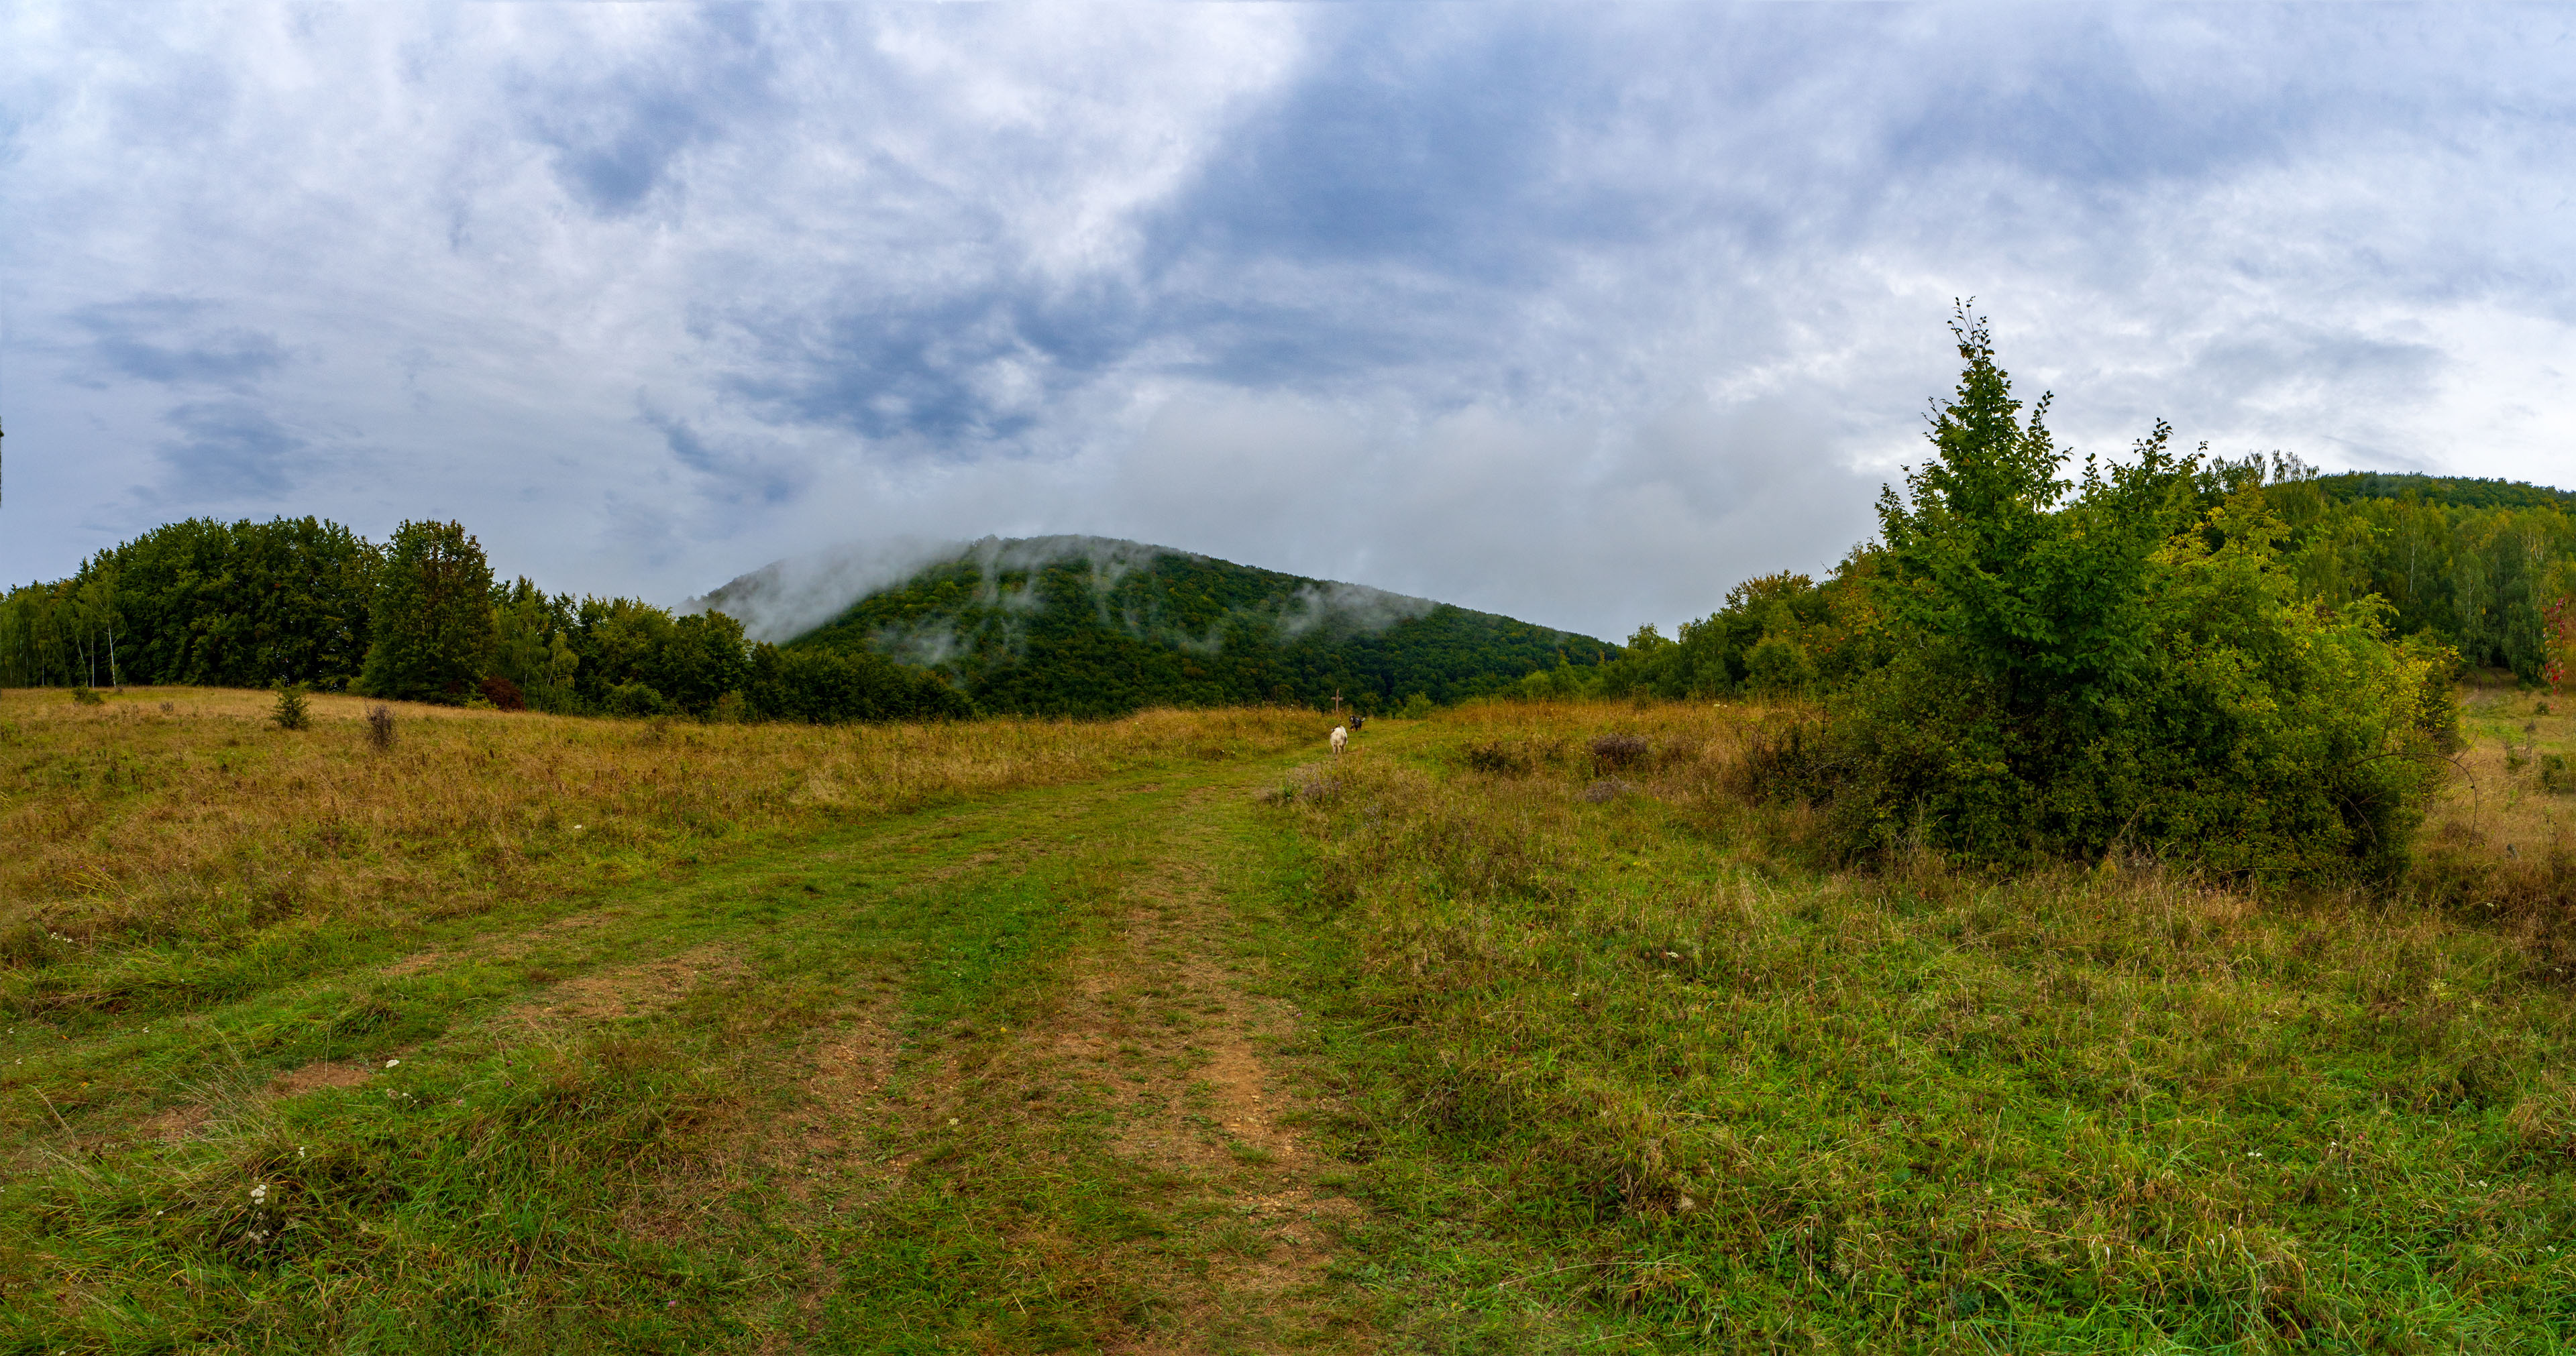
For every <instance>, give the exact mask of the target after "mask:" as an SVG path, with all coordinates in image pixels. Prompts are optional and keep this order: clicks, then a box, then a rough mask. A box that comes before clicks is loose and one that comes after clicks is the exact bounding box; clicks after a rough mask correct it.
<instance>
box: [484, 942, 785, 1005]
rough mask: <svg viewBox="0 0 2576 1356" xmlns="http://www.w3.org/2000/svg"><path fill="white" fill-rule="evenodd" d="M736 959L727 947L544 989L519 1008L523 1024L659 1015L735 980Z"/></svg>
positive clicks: (740, 967) (686, 953)
mask: <svg viewBox="0 0 2576 1356" xmlns="http://www.w3.org/2000/svg"><path fill="white" fill-rule="evenodd" d="M743 973H744V970H743V964H742V960H741V958H739V957H737V956H735V955H734V954H733V952H732V950H731V949H730V948H728V947H724V946H717V945H710V946H702V947H698V948H696V949H694V950H690V951H684V952H682V953H680V954H679V955H676V956H667V957H664V958H663V959H661V960H656V961H646V962H644V963H643V964H640V965H622V966H619V967H617V968H615V969H611V970H600V971H596V972H594V973H591V974H587V975H582V976H579V977H578V978H574V979H567V980H564V981H562V982H560V983H557V984H553V985H549V986H547V988H546V989H545V990H544V992H542V993H540V994H539V995H538V996H537V997H535V998H533V999H531V1000H530V1001H528V1002H527V1003H524V1004H522V1005H520V1006H519V1007H518V1008H517V1009H516V1010H515V1011H514V1015H515V1016H517V1017H519V1018H520V1019H521V1020H523V1021H531V1022H536V1023H538V1024H541V1025H542V1024H545V1023H549V1022H576V1023H578V1022H606V1021H615V1020H617V1019H618V1018H621V1017H638V1016H642V1015H644V1014H647V1013H653V1012H660V1011H662V1010H663V1009H666V1008H669V1007H671V1006H673V1005H675V1004H677V1003H678V1002H679V1001H680V1000H681V999H683V998H686V997H687V996H688V995H689V992H690V991H691V990H693V989H696V988H698V987H700V986H702V985H705V984H708V983H714V982H721V981H725V980H731V979H738V978H740V977H741V976H742V975H743Z"/></svg>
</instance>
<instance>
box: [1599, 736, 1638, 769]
mask: <svg viewBox="0 0 2576 1356" xmlns="http://www.w3.org/2000/svg"><path fill="white" fill-rule="evenodd" d="M1591 748H1592V759H1593V761H1594V762H1596V763H1598V764H1599V765H1600V766H1602V767H1603V768H1606V769H1610V770H1613V771H1615V770H1617V769H1619V768H1623V767H1626V766H1628V765H1629V764H1630V763H1634V762H1636V761H1637V760H1638V759H1641V758H1643V757H1645V756H1646V754H1647V752H1648V745H1647V743H1646V741H1645V739H1644V738H1643V737H1641V736H1638V735H1632V734H1606V735H1596V736H1594V737H1593V740H1592V744H1591Z"/></svg>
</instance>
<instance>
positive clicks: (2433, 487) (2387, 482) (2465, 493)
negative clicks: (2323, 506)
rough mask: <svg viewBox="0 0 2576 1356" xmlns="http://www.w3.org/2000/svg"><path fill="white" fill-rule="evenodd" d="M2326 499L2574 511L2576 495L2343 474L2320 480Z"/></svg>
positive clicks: (2466, 480)
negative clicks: (2393, 500)
mask: <svg viewBox="0 0 2576 1356" xmlns="http://www.w3.org/2000/svg"><path fill="white" fill-rule="evenodd" d="M2316 486H2317V488H2318V489H2320V490H2322V491H2324V492H2325V494H2326V497H2328V498H2330V499H2334V500H2336V501H2338V502H2343V503H2350V502H2351V501H2353V500H2356V499H2420V500H2422V501H2423V502H2425V503H2427V504H2441V505H2444V506H2446V507H2450V508H2480V509H2484V508H2576V491H2571V490H2560V489H2553V488H2551V487H2550V486H2547V485H2534V484H2531V483H2529V482H2528V481H2521V480H2484V479H2479V478H2477V477H2474V476H2428V475H2418V474H2415V473H2413V472H2389V471H2346V472H2344V473H2343V474H2341V475H2331V476H2319V477H2317V479H2316Z"/></svg>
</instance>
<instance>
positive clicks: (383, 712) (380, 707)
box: [367, 702, 394, 752]
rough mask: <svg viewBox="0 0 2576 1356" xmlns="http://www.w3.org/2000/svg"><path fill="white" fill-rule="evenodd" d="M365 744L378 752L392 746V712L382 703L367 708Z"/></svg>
mask: <svg viewBox="0 0 2576 1356" xmlns="http://www.w3.org/2000/svg"><path fill="white" fill-rule="evenodd" d="M367 744H368V746H369V747H371V748H373V749H375V750H377V751H378V752H382V751H384V750H386V749H390V748H392V747H393V746H394V712H393V708H392V707H389V706H387V705H385V704H384V703H383V702H378V703H376V704H375V705H373V706H370V707H368V708H367Z"/></svg>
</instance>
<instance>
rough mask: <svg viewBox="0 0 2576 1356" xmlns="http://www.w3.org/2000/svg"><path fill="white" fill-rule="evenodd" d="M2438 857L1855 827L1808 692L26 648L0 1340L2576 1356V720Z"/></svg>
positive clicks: (2525, 763) (2492, 775) (5, 720)
mask: <svg viewBox="0 0 2576 1356" xmlns="http://www.w3.org/2000/svg"><path fill="white" fill-rule="evenodd" d="M2463 700H2464V708H2465V722H2464V728H2465V732H2466V734H2467V735H2468V741H2469V742H2468V747H2467V749H2466V750H2465V751H2464V752H2463V753H2462V754H2461V755H2460V756H2459V758H2458V761H2457V763H2456V766H2455V771H2454V774H2453V780H2452V781H2451V783H2450V785H2449V786H2448V787H2447V788H2446V789H2445V791H2444V793H2443V799H2442V801H2441V802H2440V803H2439V805H2438V806H2437V807H2436V809H2435V812H2434V814H2433V815H2432V817H2431V819H2430V821H2429V823H2428V825H2427V827H2426V829H2425V831H2424V832H2425V840H2426V841H2425V842H2424V843H2423V844H2422V847H2421V851H2420V852H2419V854H2418V858H2417V860H2418V865H2416V866H2415V867H2414V868H2413V869H2412V873H2411V874H2409V875H2408V876H2406V877H2405V878H2403V879H2400V880H2396V881H2390V882H2385V883H2383V884H2381V885H2378V886H2373V887H2370V888H2351V889H2338V890H2333V891H2316V892H2307V893H2249V892H2246V891H2242V890H2237V889H2232V888H2228V887H2225V886H2222V885H2217V884H2211V883H2206V882H2196V881H2193V880H2190V879H2186V878H2183V877H2180V876H2178V875H2174V874H2169V873H2167V872H2165V871H2163V870H2160V869H2159V868H2158V867H2157V866H2156V865H2155V864H2154V863H2152V862H2148V861H2143V860H2126V859H2116V860H2110V861H2106V862H2103V863H2100V864H2098V865H2096V866H2093V867H2090V868H2074V867H2068V868H2057V869H2053V870H2046V871H2040V872H2037V873H2033V874H2028V875H2024V876H2021V877H2017V878H2010V879H2006V878H2000V877H1988V876H1980V875H1972V874H1963V873H1960V872H1957V871H1954V870H1951V869H1949V868H1946V867H1944V866H1943V865H1941V864H1940V863H1938V862H1936V861H1932V860H1929V859H1928V858H1908V857H1903V856H1898V857H1890V858H1886V859H1882V860H1878V861H1875V862H1872V863H1868V864H1866V867H1865V869H1856V870H1829V869H1827V868H1825V867H1824V866H1823V865H1821V863H1822V862H1823V860H1824V854H1823V852H1822V851H1821V850H1820V848H1819V846H1818V835H1819V825H1818V824H1817V823H1816V822H1815V821H1814V817H1813V812H1812V811H1810V810H1807V809H1805V808H1803V807H1799V806H1796V805H1782V804H1779V803H1776V802H1773V801H1768V800H1763V799H1760V798H1758V797H1755V796H1753V795H1751V794H1749V793H1748V789H1747V785H1746V778H1747V776H1748V771H1747V768H1748V763H1747V760H1746V758H1745V754H1746V752H1747V750H1748V749H1749V748H1752V747H1753V746H1755V744H1756V743H1757V742H1758V741H1759V740H1760V739H1761V738H1762V737H1764V736H1765V735H1766V732H1773V731H1777V730H1779V729H1780V728H1782V727H1784V726H1785V725H1787V724H1788V723H1790V722H1792V721H1795V720H1797V719H1799V718H1801V716H1802V715H1805V714H1806V713H1805V712H1803V711H1802V710H1801V709H1799V708H1797V707H1795V706H1793V705H1788V704H1776V705H1766V704H1763V703H1759V702H1742V703H1737V702H1728V703H1721V704H1711V703H1708V702H1673V703H1631V702H1624V701H1623V702H1487V703H1472V704H1468V705H1465V706H1461V707H1457V708H1454V709H1448V710H1443V711H1439V712H1437V713H1434V714H1433V715H1431V716H1429V717H1427V718H1423V719H1416V720H1398V719H1388V720H1384V721H1375V722H1371V723H1370V724H1369V726H1368V727H1367V728H1366V730H1364V731H1363V732H1362V734H1361V737H1360V738H1359V739H1357V740H1356V741H1355V742H1354V747H1353V750H1352V751H1351V752H1350V753H1348V754H1346V755H1343V756H1341V757H1339V758H1335V757H1332V756H1330V755H1329V754H1328V753H1326V751H1325V748H1324V743H1323V737H1324V735H1325V733H1326V727H1327V725H1328V724H1329V722H1328V721H1326V720H1324V719H1322V718H1319V717H1317V716H1315V715H1314V714H1312V713H1311V712H1308V711H1304V710H1299V709H1287V708H1279V707H1270V708H1241V709H1206V710H1196V711H1186V712H1175V711H1168V710H1156V711H1148V712H1144V713H1142V714H1137V715H1133V716H1129V717H1126V718H1123V719H1118V720H1106V721H1094V722H1082V723H1076V722H1063V721H1045V720H1033V719H1025V718H996V719H988V720H981V721H973V722H957V723H949V724H938V725H926V726H916V725H900V724H896V725H880V726H841V727H822V728H816V727H803V726H784V725H769V726H732V725H716V724H697V723H693V722H687V721H659V722H644V721H605V720H588V719H576V718H569V717H556V716H545V715H537V714H529V713H516V714H505V713H500V712H488V711H470V710H461V709H454V708H429V707H410V706H399V705H398V706H395V707H392V708H391V710H392V713H393V721H392V724H391V726H390V730H389V737H379V735H380V733H386V732H385V731H383V730H382V729H381V727H378V726H374V725H371V724H370V723H369V722H368V721H367V720H366V719H365V718H364V717H365V708H364V706H363V705H362V704H361V703H359V702H357V701H355V700H352V699H342V698H337V697H332V696H327V695H325V696H316V697H314V698H313V699H312V716H313V720H312V724H311V726H310V727H309V728H307V729H303V730H283V729H279V728H276V727H275V726H274V725H273V724H272V723H270V722H269V721H267V720H266V719H265V717H266V715H267V712H268V709H269V705H270V703H271V701H272V698H271V697H270V696H268V695H267V694H261V693H250V692H233V691H225V690H212V689H159V690H146V689H131V690H129V691H127V692H125V693H122V694H113V695H110V696H108V698H107V700H106V701H105V702H104V703H103V704H97V705H85V704H78V703H75V702H74V701H73V700H71V699H70V698H69V697H67V696H66V695H65V694H63V693H61V692H59V691H43V690H19V691H10V692H5V693H0V844H5V845H6V849H7V850H6V851H5V852H0V1145H5V1148H0V1152H5V1153H6V1155H7V1169H6V1173H5V1177H0V1351H11V1352H30V1353H32V1352H40V1351H41V1352H145V1351H190V1352H224V1351H235V1352H253V1351H260V1352H269V1351H299V1352H300V1351H348V1352H359V1351H365V1352H404V1351H421V1352H469V1351H470V1352H483V1351H490V1352H589V1351H600V1352H608V1351H616V1352H674V1353H676V1352H706V1351H747V1352H759V1351H771V1352H795V1351H811V1352H923V1353H928V1352H1040V1351H1117V1352H1218V1351H1244V1352H1268V1351H1346V1352H1444V1353H1445V1352H1471V1351H1472V1352H1484V1351H1490V1352H1563V1353H1592V1352H1605V1351H1611V1352H1616V1351H1628V1352H1701V1351H1721V1352H1788V1351H1818V1352H1823V1351H1856V1352H1858V1351H1866V1352H1880V1351H1922V1352H2001V1351H2104V1352H2128V1351H2137V1352H2146V1351H2158V1352H2182V1351H2226V1352H2257V1351H2275V1350H2280V1351H2288V1350H2358V1351H2408V1352H2415V1351H2421V1352H2436V1351H2439V1352H2456V1351H2477V1352H2530V1353H2540V1352H2555V1351H2564V1350H2567V1349H2568V1348H2569V1347H2570V1346H2571V1345H2576V1077H2571V1074H2570V1070H2571V1069H2576V1059H2571V1056H2576V1022H2571V1018H2576V988H2571V984H2576V975H2571V970H2570V962H2571V948H2570V941H2569V938H2570V935H2571V929H2570V921H2571V918H2576V860H2571V855H2570V854H2571V851H2576V794H2570V790H2571V785H2576V784H2571V783H2570V782H2569V781H2568V780H2567V774H2566V772H2565V768H2566V759H2567V756H2568V755H2569V754H2570V753H2571V749H2570V747H2569V745H2570V742H2571V736H2576V728H2571V726H2576V721H2571V720H2570V718H2569V716H2568V715H2567V714H2566V713H2565V712H2563V711H2558V710H2551V709H2548V703H2547V702H2546V701H2544V700H2541V699H2539V698H2537V697H2535V696H2534V695H2533V694H2530V693H2528V692H2519V691H2511V690H2501V689H2490V690H2480V691H2471V692H2467V693H2465V694H2464V697H2463Z"/></svg>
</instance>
